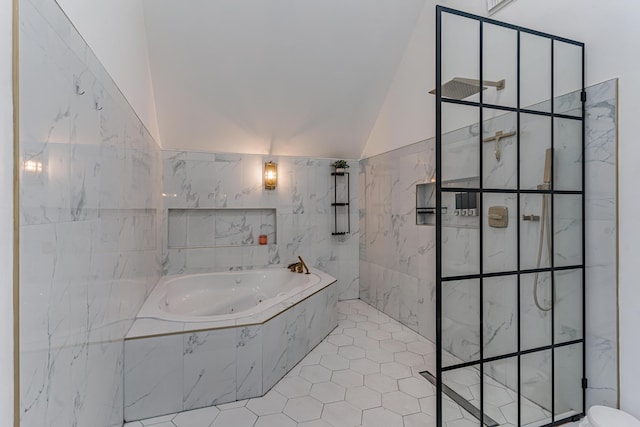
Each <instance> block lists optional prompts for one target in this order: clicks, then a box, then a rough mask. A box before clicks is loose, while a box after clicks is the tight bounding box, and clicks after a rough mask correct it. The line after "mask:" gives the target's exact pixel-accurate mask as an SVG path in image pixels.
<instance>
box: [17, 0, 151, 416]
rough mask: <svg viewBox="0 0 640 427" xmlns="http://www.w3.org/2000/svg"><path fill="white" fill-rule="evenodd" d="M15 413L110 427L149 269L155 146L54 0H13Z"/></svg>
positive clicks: (119, 405) (116, 411) (119, 402)
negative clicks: (16, 68) (16, 17)
mask: <svg viewBox="0 0 640 427" xmlns="http://www.w3.org/2000/svg"><path fill="white" fill-rule="evenodd" d="M20 20H21V22H20V84H21V86H20V91H21V95H20V103H21V105H20V107H21V111H20V115H21V121H20V130H21V141H20V160H21V164H22V166H23V167H22V169H21V171H20V188H21V193H20V195H21V206H20V220H21V227H20V256H21V264H20V276H21V281H20V294H21V295H20V350H21V353H20V362H21V364H20V390H21V405H20V413H21V425H22V426H24V427H30V426H34V427H41V426H54V425H60V426H63V425H64V426H71V425H78V426H87V425H91V426H98V427H102V426H120V425H121V423H122V419H123V411H124V408H123V383H122V378H123V361H124V352H123V341H124V336H125V334H126V332H127V330H128V329H129V327H130V326H131V324H132V322H133V319H134V317H135V315H136V313H137V311H138V309H139V307H140V306H141V304H142V302H143V301H144V298H145V296H146V294H147V293H148V292H149V291H150V289H151V287H152V286H153V285H154V284H155V283H156V281H157V280H158V278H159V277H160V274H161V271H162V270H161V247H160V239H159V231H160V221H159V213H160V204H161V199H160V194H161V187H160V184H161V166H162V163H161V155H160V149H159V147H158V145H157V144H156V142H155V141H154V140H153V139H152V138H151V136H150V135H149V133H148V132H147V130H146V129H145V128H144V126H143V125H142V123H141V122H140V120H139V119H138V117H137V116H136V115H135V113H134V111H133V110H132V109H131V107H130V106H129V104H128V103H127V101H126V100H125V98H124V97H123V96H122V94H121V93H120V92H119V90H118V88H117V87H116V86H115V84H114V83H113V81H112V80H111V78H110V77H109V75H108V74H107V73H106V71H105V70H104V69H103V68H102V66H101V65H100V63H99V62H98V60H97V59H96V57H95V56H94V55H93V53H92V52H91V50H90V49H89V48H88V47H87V45H86V44H85V43H84V41H83V40H82V38H81V37H80V36H79V34H78V33H77V32H76V31H75V29H74V27H73V26H72V25H71V23H70V22H69V21H68V19H67V18H66V16H65V15H64V13H62V11H61V10H60V9H59V8H58V6H57V4H56V3H55V2H54V1H51V0H25V1H21V2H20Z"/></svg>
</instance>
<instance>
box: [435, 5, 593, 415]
mask: <svg viewBox="0 0 640 427" xmlns="http://www.w3.org/2000/svg"><path fill="white" fill-rule="evenodd" d="M436 17H437V20H436V27H437V29H436V34H437V45H436V85H435V87H436V89H435V90H434V91H433V92H434V94H435V95H436V126H437V129H436V182H435V188H436V189H435V199H436V200H435V209H434V212H435V217H436V218H435V223H436V245H437V250H436V312H437V319H436V338H437V348H438V353H437V356H436V370H435V373H433V372H432V374H433V375H431V376H430V375H428V374H425V377H426V378H429V379H430V380H432V381H433V382H434V383H435V384H436V388H437V420H438V426H446V427H452V426H454V425H455V426H457V425H462V424H456V422H457V421H459V420H460V416H461V417H462V418H465V420H464V421H466V423H465V424H464V425H477V426H482V425H486V426H536V427H538V426H551V425H559V424H561V423H563V422H566V421H568V420H575V419H578V418H579V417H580V416H582V415H583V414H584V398H585V395H584V390H585V388H586V386H587V380H586V378H585V370H584V325H585V317H584V255H585V252H584V221H583V218H584V208H585V205H584V163H583V161H582V158H583V153H584V100H585V98H584V77H583V74H584V72H583V69H584V45H583V44H582V43H580V42H576V41H572V40H567V39H564V38H561V37H556V36H553V35H549V34H544V33H541V32H538V31H534V30H530V29H526V28H521V27H517V26H513V25H510V24H505V23H501V22H497V21H494V20H491V19H487V18H484V17H479V16H475V15H470V14H467V13H464V12H460V11H456V10H452V9H449V8H446V7H437V13H436ZM459 76H464V78H460V77H459ZM496 77H497V78H499V79H501V80H498V81H496V80H495V78H496ZM485 78H489V79H491V81H487V80H485ZM489 87H495V90H484V89H487V88H489ZM459 194H466V195H467V197H468V198H469V197H470V196H469V195H474V196H473V198H474V199H477V200H478V203H477V204H478V209H477V212H478V215H476V216H469V215H466V216H464V215H455V209H443V207H449V206H454V205H456V203H455V198H456V195H459ZM454 419H455V420H456V421H451V422H450V420H454Z"/></svg>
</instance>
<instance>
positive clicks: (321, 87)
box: [144, 0, 425, 158]
mask: <svg viewBox="0 0 640 427" xmlns="http://www.w3.org/2000/svg"><path fill="white" fill-rule="evenodd" d="M424 1H425V0H144V12H145V21H146V28H147V43H148V45H149V60H150V68H151V75H152V78H153V86H154V92H155V99H156V109H157V114H158V123H159V129H160V135H161V139H162V145H163V147H164V148H172V149H189V150H212V151H225V152H240V153H265V154H267V153H271V154H274V155H304V156H317V157H339V158H359V157H360V155H361V154H362V151H363V149H364V146H365V144H366V142H367V138H368V136H369V133H370V132H371V129H372V127H373V125H374V123H375V120H376V117H377V115H378V112H379V110H380V108H381V105H382V104H383V102H384V98H385V95H386V93H387V90H388V88H389V86H390V84H391V82H392V80H393V77H394V74H395V71H396V68H397V66H398V64H399V62H400V61H401V59H402V56H403V53H404V49H405V47H406V46H407V44H408V41H409V38H410V37H411V34H412V32H413V29H414V26H415V24H416V21H417V19H418V16H419V14H420V11H421V9H422V7H423V5H424Z"/></svg>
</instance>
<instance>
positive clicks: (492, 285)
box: [482, 276, 518, 358]
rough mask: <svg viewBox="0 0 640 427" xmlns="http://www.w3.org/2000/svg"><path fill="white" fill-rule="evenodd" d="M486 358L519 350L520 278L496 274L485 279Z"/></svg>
mask: <svg viewBox="0 0 640 427" xmlns="http://www.w3.org/2000/svg"><path fill="white" fill-rule="evenodd" d="M483 297H484V301H483V304H482V310H483V328H484V329H483V340H484V357H485V358H488V357H494V356H499V355H502V354H508V353H513V352H516V351H518V312H517V307H518V277H517V276H505V277H492V278H486V279H484V282H483Z"/></svg>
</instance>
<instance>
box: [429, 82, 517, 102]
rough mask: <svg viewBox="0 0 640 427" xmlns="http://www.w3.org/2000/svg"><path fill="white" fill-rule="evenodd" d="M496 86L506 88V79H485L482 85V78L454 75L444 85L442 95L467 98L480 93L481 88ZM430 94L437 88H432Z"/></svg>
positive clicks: (434, 92)
mask: <svg viewBox="0 0 640 427" xmlns="http://www.w3.org/2000/svg"><path fill="white" fill-rule="evenodd" d="M485 85H486V86H491V87H495V88H496V90H502V89H504V86H505V82H504V79H502V80H498V81H495V82H494V81H490V80H484V81H483V82H482V86H480V80H477V79H467V78H464V77H454V78H452V79H451V80H449V81H448V82H446V83H444V84H443V85H442V92H441V94H442V96H443V97H444V98H452V99H465V98H468V97H470V96H471V95H475V94H476V93H479V92H480V90H487V87H486V86H485ZM429 93H430V94H432V95H435V94H436V90H435V89H433V90H430V91H429Z"/></svg>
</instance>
